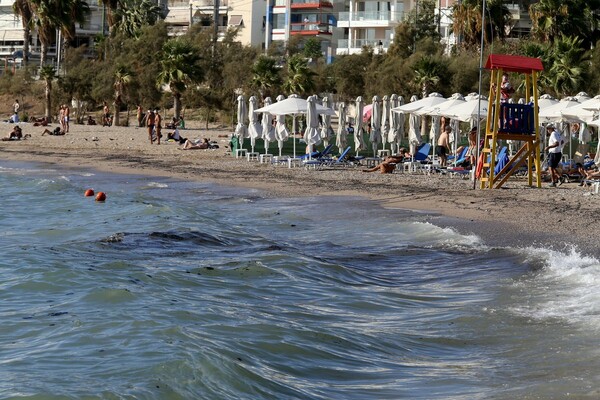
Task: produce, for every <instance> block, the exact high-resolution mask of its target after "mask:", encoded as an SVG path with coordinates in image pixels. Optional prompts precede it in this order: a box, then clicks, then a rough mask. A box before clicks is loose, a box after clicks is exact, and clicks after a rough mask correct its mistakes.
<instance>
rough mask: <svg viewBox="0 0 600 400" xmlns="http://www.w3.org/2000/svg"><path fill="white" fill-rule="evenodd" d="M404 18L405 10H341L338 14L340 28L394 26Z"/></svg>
mask: <svg viewBox="0 0 600 400" xmlns="http://www.w3.org/2000/svg"><path fill="white" fill-rule="evenodd" d="M403 18H404V13H403V12H391V11H355V12H352V13H350V12H347V11H346V12H341V13H340V14H339V16H338V25H337V26H338V27H340V28H363V27H364V28H368V27H392V26H396V25H398V23H399V22H400V21H402V19H403Z"/></svg>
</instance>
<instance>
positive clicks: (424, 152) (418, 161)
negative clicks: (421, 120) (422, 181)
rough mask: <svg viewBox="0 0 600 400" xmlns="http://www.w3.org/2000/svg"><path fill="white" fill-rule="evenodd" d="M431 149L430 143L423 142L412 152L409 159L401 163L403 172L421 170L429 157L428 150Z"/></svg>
mask: <svg viewBox="0 0 600 400" xmlns="http://www.w3.org/2000/svg"><path fill="white" fill-rule="evenodd" d="M430 150H431V144H430V143H423V144H422V145H421V146H420V147H419V148H418V149H417V152H416V153H415V154H413V156H412V159H411V161H406V162H404V164H403V167H404V171H405V172H419V171H421V168H422V165H423V164H426V163H427V162H428V159H429V151H430Z"/></svg>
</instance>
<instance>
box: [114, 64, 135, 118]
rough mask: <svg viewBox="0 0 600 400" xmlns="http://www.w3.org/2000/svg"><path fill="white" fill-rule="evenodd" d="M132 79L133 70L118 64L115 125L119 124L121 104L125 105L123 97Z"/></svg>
mask: <svg viewBox="0 0 600 400" xmlns="http://www.w3.org/2000/svg"><path fill="white" fill-rule="evenodd" d="M131 81H132V75H131V71H130V69H129V68H128V67H126V66H125V65H118V66H117V68H116V69H115V83H114V85H113V87H114V88H115V100H114V105H115V113H114V114H115V118H114V119H113V126H119V124H120V121H119V119H120V118H119V116H120V114H121V106H123V97H124V95H125V91H126V89H127V85H128V84H129V83H130V82H131Z"/></svg>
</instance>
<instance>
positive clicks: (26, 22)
mask: <svg viewBox="0 0 600 400" xmlns="http://www.w3.org/2000/svg"><path fill="white" fill-rule="evenodd" d="M13 11H14V13H15V14H17V15H18V16H19V17H21V22H22V24H23V64H25V65H27V63H28V62H29V42H30V40H31V23H32V21H33V9H32V5H31V3H30V2H29V1H28V0H16V1H15V3H14V4H13Z"/></svg>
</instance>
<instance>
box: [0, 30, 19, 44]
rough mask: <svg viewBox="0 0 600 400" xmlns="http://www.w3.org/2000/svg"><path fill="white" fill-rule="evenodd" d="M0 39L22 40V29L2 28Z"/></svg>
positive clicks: (6, 40) (3, 40) (8, 40)
mask: <svg viewBox="0 0 600 400" xmlns="http://www.w3.org/2000/svg"><path fill="white" fill-rule="evenodd" d="M0 41H2V42H17V41H23V29H4V30H1V31H0Z"/></svg>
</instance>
